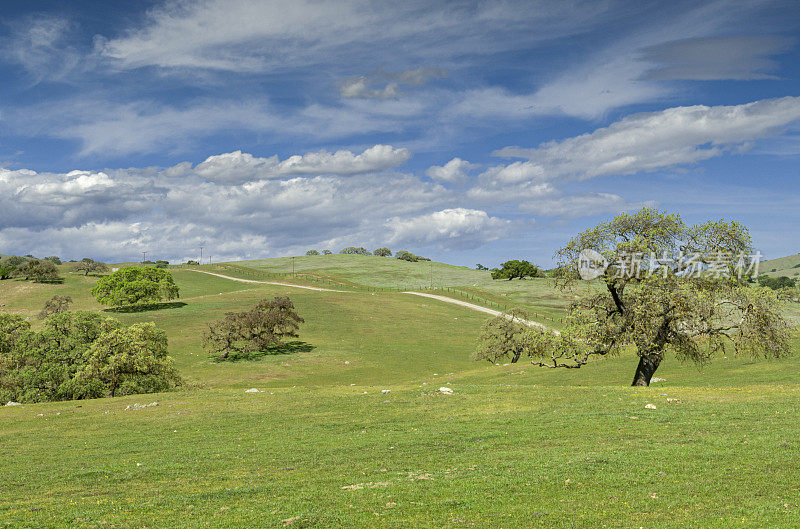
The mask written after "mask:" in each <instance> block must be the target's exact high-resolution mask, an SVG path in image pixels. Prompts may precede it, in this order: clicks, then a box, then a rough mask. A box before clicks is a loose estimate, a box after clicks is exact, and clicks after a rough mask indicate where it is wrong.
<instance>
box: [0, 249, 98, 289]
mask: <svg viewBox="0 0 800 529" xmlns="http://www.w3.org/2000/svg"><path fill="white" fill-rule="evenodd" d="M72 262H74V263H77V264H76V265H75V266H74V267H73V270H74V271H76V272H84V275H89V274H90V273H103V272H107V271H108V266H107V265H106V264H105V263H101V262H99V261H95V260H94V259H90V258H88V257H86V258H84V259H82V260H81V261H72ZM61 264H62V262H61V259H59V258H58V257H55V256H51V257H45V258H43V259H39V258H36V257H32V256H25V257H21V256H18V255H11V256H8V257H4V258H2V259H0V280H2V279H10V278H12V277H19V278H24V279H25V280H30V281H37V282H56V281H61V280H62V279H63V278H62V277H61V276H60V274H59V270H58V268H57V266H58V265H61Z"/></svg>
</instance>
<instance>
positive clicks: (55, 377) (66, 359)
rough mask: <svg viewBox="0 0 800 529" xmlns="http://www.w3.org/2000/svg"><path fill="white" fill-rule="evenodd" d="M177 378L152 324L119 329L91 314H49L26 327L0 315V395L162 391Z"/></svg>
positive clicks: (41, 397) (26, 397)
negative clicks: (37, 327) (37, 326)
mask: <svg viewBox="0 0 800 529" xmlns="http://www.w3.org/2000/svg"><path fill="white" fill-rule="evenodd" d="M180 382H181V380H180V377H179V376H178V373H177V371H175V369H174V367H173V366H172V360H171V359H170V357H169V356H167V338H166V334H164V332H163V331H161V330H159V329H156V327H155V325H154V324H153V323H137V324H134V325H132V326H131V327H124V326H123V325H122V324H121V323H120V322H119V321H117V320H115V319H113V318H107V317H103V316H101V315H99V314H96V313H92V312H74V313H72V312H62V313H59V314H54V315H52V316H49V317H48V318H47V319H46V320H45V322H44V327H43V329H42V330H41V331H32V330H31V329H30V324H29V323H28V322H26V321H25V320H24V319H23V318H22V317H21V316H17V315H11V314H0V399H2V400H4V401H5V400H14V401H16V402H42V401H52V400H71V399H82V398H94V397H106V396H109V397H113V396H115V395H122V394H131V393H150V392H153V391H165V390H167V389H170V388H173V387H175V386H176V385H178V384H180Z"/></svg>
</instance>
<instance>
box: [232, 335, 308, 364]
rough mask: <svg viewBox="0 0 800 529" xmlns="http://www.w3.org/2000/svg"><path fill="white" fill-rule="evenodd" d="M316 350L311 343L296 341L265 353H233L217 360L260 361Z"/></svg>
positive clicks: (266, 350) (272, 348) (270, 348)
mask: <svg viewBox="0 0 800 529" xmlns="http://www.w3.org/2000/svg"><path fill="white" fill-rule="evenodd" d="M314 349H316V347H315V346H313V345H311V344H310V343H306V342H303V341H300V340H294V341H292V342H286V343H285V344H283V345H275V346H273V347H268V348H266V349H265V350H263V351H253V352H252V353H231V355H230V356H228V358H223V359H221V358H217V359H216V361H217V362H238V361H239V360H258V359H259V358H263V357H265V356H275V355H288V354H293V353H310V352H311V351H313V350H314Z"/></svg>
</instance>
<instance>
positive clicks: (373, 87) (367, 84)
mask: <svg viewBox="0 0 800 529" xmlns="http://www.w3.org/2000/svg"><path fill="white" fill-rule="evenodd" d="M445 75H447V72H445V71H444V70H442V69H441V68H433V67H428V68H424V67H422V66H420V67H419V68H414V69H408V70H404V71H402V72H398V73H394V72H387V71H385V70H383V69H382V68H379V69H378V70H376V71H374V72H371V73H369V74H367V75H359V76H355V77H348V78H346V79H343V80H342V81H341V83H340V84H339V93H340V94H341V96H342V97H344V98H363V99H389V98H393V97H398V96H400V95H401V91H400V89H399V88H400V86H401V85H402V86H409V87H418V86H422V85H424V84H425V83H427V82H428V80H430V79H434V78H438V77H444V76H445Z"/></svg>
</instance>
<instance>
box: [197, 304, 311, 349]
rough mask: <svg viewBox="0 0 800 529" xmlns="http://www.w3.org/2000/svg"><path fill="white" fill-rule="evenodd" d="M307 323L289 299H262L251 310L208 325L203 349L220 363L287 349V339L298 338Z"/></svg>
mask: <svg viewBox="0 0 800 529" xmlns="http://www.w3.org/2000/svg"><path fill="white" fill-rule="evenodd" d="M304 321H305V320H303V318H301V317H300V316H298V315H297V312H295V310H294V305H293V304H292V302H291V300H290V299H289V298H281V297H276V298H274V299H272V300H266V299H263V300H261V301H259V302H258V303H257V304H256V306H255V307H253V308H252V309H250V310H247V311H244V312H229V313H227V314H225V317H224V318H222V319H221V320H218V321H216V322H212V323H211V324H209V326H208V331H206V334H205V336H204V338H203V346H204V347H205V348H206V349H208V350H210V351H212V352H213V353H215V354H216V355H217V359H218V360H229V359H235V358H239V357H242V356H248V355H250V354H251V353H255V352H259V351H262V352H263V351H266V350H267V349H270V348H274V347H276V346H281V345H284V342H283V341H282V340H283V339H284V338H296V337H297V330H298V329H299V328H300V324H301V323H303V322H304Z"/></svg>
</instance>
